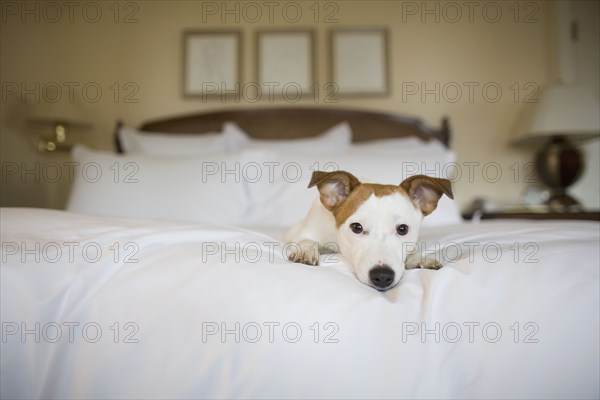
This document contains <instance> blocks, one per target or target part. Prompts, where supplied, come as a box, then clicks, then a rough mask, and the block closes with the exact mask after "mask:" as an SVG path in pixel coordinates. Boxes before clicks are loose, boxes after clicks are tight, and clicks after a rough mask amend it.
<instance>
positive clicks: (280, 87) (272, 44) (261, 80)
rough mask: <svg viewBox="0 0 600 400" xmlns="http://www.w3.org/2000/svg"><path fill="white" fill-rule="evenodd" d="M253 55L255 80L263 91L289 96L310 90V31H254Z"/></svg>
mask: <svg viewBox="0 0 600 400" xmlns="http://www.w3.org/2000/svg"><path fill="white" fill-rule="evenodd" d="M256 54H257V56H256V74H257V75H256V81H257V84H258V85H259V86H260V88H261V90H262V91H263V92H264V91H266V90H272V91H273V92H274V93H275V95H276V96H285V97H290V98H296V97H302V96H305V95H308V94H309V93H312V87H313V85H314V83H315V81H316V69H315V58H316V56H315V36H314V33H313V31H312V30H310V29H306V30H301V29H298V30H287V31H283V30H282V31H258V32H257V33H256ZM269 86H270V87H271V88H273V89H269Z"/></svg>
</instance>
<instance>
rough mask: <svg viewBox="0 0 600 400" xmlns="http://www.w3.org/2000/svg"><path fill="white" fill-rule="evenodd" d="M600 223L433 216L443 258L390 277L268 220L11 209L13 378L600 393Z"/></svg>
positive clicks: (5, 389) (57, 382)
mask: <svg viewBox="0 0 600 400" xmlns="http://www.w3.org/2000/svg"><path fill="white" fill-rule="evenodd" d="M599 227H600V225H599V224H598V223H592V222H535V223H534V222H529V221H507V222H497V223H482V224H480V225H469V224H466V225H460V226H447V227H440V228H435V229H434V228H430V229H429V230H427V231H426V232H424V233H423V239H424V240H427V241H428V242H429V243H435V242H437V243H439V249H438V250H439V252H440V253H441V255H442V256H445V258H446V266H445V267H444V268H443V269H441V270H440V271H428V270H413V271H408V272H406V273H405V275H404V276H403V278H402V280H401V281H400V284H399V285H398V286H396V287H395V288H393V289H392V290H389V291H387V292H385V293H380V292H378V291H376V290H374V289H372V288H369V287H367V286H365V285H363V284H361V283H360V282H359V281H358V280H356V279H355V278H354V277H353V275H352V273H351V272H350V271H349V270H348V269H347V267H346V264H345V262H344V260H342V259H341V258H340V257H339V256H338V255H333V256H331V255H330V256H324V258H326V259H322V263H323V264H324V265H322V266H320V267H310V266H305V265H300V264H292V263H289V262H287V261H285V258H284V255H283V250H284V249H283V244H282V243H281V242H280V241H279V239H277V236H275V237H273V236H271V235H268V234H264V233H258V231H253V230H247V229H237V228H227V227H214V226H202V225H193V224H183V223H171V222H157V221H139V220H138V221H135V220H126V219H110V218H97V217H89V216H82V215H76V214H70V213H66V212H60V211H49V210H35V209H3V210H2V212H1V232H2V267H1V269H0V271H1V301H2V303H1V319H2V343H1V346H2V349H1V350H2V365H1V374H2V375H1V382H0V383H1V385H0V387H1V395H2V398H7V399H8V398H34V397H37V398H402V397H406V398H415V397H428V398H432V397H433V398H447V397H460V398H526V397H535V398H598V397H599V396H600V389H599V375H600V371H599V303H600V299H599V279H598V276H599V259H600V257H599V250H598V245H599ZM263 232H268V231H266V230H263ZM428 250H431V251H435V250H436V248H435V246H434V245H429V247H428ZM438 255H439V254H438Z"/></svg>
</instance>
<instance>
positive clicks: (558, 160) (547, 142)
mask: <svg viewBox="0 0 600 400" xmlns="http://www.w3.org/2000/svg"><path fill="white" fill-rule="evenodd" d="M598 110H600V102H599V100H598V94H597V93H595V92H594V91H593V90H591V89H590V88H589V87H587V86H584V85H581V84H575V83H569V84H566V83H565V84H555V85H552V86H550V87H549V88H548V89H546V90H544V91H543V93H542V95H541V97H540V100H539V102H538V103H537V104H535V106H534V107H533V108H531V109H530V110H528V111H529V112H526V113H525V114H524V115H523V116H522V119H521V120H520V124H519V125H518V128H517V130H516V132H515V133H516V137H515V140H514V141H513V143H514V144H518V145H524V144H543V147H542V148H541V150H539V151H538V153H537V155H536V159H535V162H536V168H537V172H538V176H539V178H540V180H541V181H542V182H543V183H544V184H546V186H548V187H549V188H550V196H549V198H548V199H547V201H546V204H547V205H548V206H549V207H550V209H552V210H554V211H561V212H563V211H579V210H581V208H582V207H581V204H580V203H579V202H578V201H577V200H576V199H574V198H573V197H571V196H570V195H569V194H568V193H567V188H568V187H569V186H571V185H572V184H573V183H575V182H576V181H577V179H579V177H580V176H581V174H582V172H583V170H584V167H585V160H584V157H583V153H582V152H581V150H580V149H579V148H578V145H579V144H580V143H581V142H583V141H585V140H589V139H593V138H597V137H598V136H599V135H600V116H599V111H598Z"/></svg>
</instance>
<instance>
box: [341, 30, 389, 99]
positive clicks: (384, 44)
mask: <svg viewBox="0 0 600 400" xmlns="http://www.w3.org/2000/svg"><path fill="white" fill-rule="evenodd" d="M388 36H389V35H388V30H387V28H368V29H333V30H331V31H330V80H331V82H332V83H334V84H335V85H336V89H337V91H338V94H339V95H340V96H385V95H389V93H390V87H391V84H390V77H389V71H390V67H389V62H390V61H389V39H388Z"/></svg>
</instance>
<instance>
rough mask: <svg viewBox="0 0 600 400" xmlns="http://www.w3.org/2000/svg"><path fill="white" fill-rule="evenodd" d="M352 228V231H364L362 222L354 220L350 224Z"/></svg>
mask: <svg viewBox="0 0 600 400" xmlns="http://www.w3.org/2000/svg"><path fill="white" fill-rule="evenodd" d="M350 229H352V232H354V233H356V234H359V233H362V231H363V227H362V225H361V224H359V223H358V222H353V223H351V224H350Z"/></svg>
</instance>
